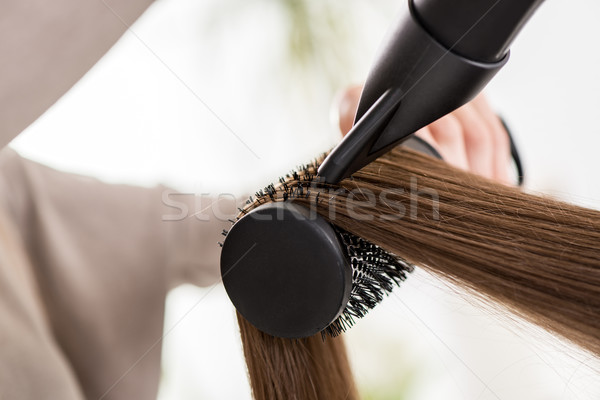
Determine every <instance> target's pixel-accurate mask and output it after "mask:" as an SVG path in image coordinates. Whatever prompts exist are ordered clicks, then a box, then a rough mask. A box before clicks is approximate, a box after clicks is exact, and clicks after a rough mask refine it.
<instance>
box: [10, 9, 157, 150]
mask: <svg viewBox="0 0 600 400" xmlns="http://www.w3.org/2000/svg"><path fill="white" fill-rule="evenodd" d="M151 3H152V0H52V1H46V0H2V2H1V3H0V148H2V147H4V146H5V145H6V144H7V143H8V142H10V140H11V139H13V138H14V137H15V136H17V135H18V134H19V133H20V132H21V131H22V130H23V129H25V128H26V127H27V126H28V125H29V124H31V123H32V122H33V121H35V120H36V119H37V118H38V117H39V116H40V115H41V114H42V113H44V112H45V111H46V110H47V109H48V107H50V106H51V105H52V104H53V103H54V102H55V101H56V100H58V99H59V98H60V97H61V96H62V95H63V94H64V93H65V92H66V91H67V90H69V89H70V88H71V86H73V85H74V84H75V82H77V81H78V80H79V79H80V78H81V77H82V76H83V75H84V74H85V73H86V72H87V71H88V70H89V69H90V68H91V67H92V66H93V65H94V64H95V63H96V62H97V61H98V60H99V59H100V57H102V55H104V53H106V52H107V51H108V49H110V47H111V46H112V45H113V44H114V43H115V42H116V41H117V39H119V37H120V36H121V35H122V34H123V32H125V30H126V29H127V28H128V26H129V25H131V24H132V23H133V22H134V21H135V20H136V19H137V18H138V17H139V16H140V15H141V14H142V13H143V12H144V10H146V8H147V7H148V6H149V5H150V4H151Z"/></svg>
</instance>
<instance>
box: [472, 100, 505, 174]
mask: <svg viewBox="0 0 600 400" xmlns="http://www.w3.org/2000/svg"><path fill="white" fill-rule="evenodd" d="M473 106H475V109H476V110H477V112H478V113H479V114H480V115H481V117H482V119H483V120H484V121H485V123H486V124H487V126H488V129H489V130H490V131H491V133H492V140H493V146H494V177H495V179H497V180H499V181H500V182H502V183H505V184H512V181H511V179H510V176H509V171H510V162H511V155H510V141H509V139H508V133H507V132H506V129H504V125H502V122H501V121H500V118H499V117H498V115H497V114H496V113H495V112H494V110H492V107H491V106H490V104H489V103H488V101H487V99H486V98H485V96H484V95H479V96H477V98H476V99H475V100H473Z"/></svg>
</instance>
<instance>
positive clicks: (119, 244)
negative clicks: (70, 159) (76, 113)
mask: <svg viewBox="0 0 600 400" xmlns="http://www.w3.org/2000/svg"><path fill="white" fill-rule="evenodd" d="M169 192H170V193H172V191H169ZM0 193H2V196H0V208H1V211H4V212H5V213H6V214H7V217H8V218H9V219H10V220H11V223H12V225H13V226H14V227H16V228H17V229H18V235H17V236H18V237H19V238H20V240H21V242H22V243H23V247H24V250H25V252H26V254H27V256H28V258H29V260H30V262H31V266H32V268H31V269H32V271H31V273H32V275H33V276H34V279H35V281H36V284H37V287H38V289H39V294H40V298H41V303H42V304H43V312H44V313H45V314H46V316H47V319H48V321H49V324H50V326H51V331H52V334H53V338H52V341H56V343H57V344H58V346H59V349H60V351H61V352H62V353H63V354H64V356H65V358H66V359H67V360H68V363H69V365H70V366H71V367H72V369H73V371H74V372H75V374H76V375H77V381H78V383H79V384H80V385H81V388H82V390H83V392H84V394H85V396H86V398H96V399H97V398H99V397H101V396H102V395H103V393H104V392H105V391H106V390H107V389H108V388H109V387H110V386H111V385H112V384H113V383H115V382H116V381H117V380H118V379H119V377H120V376H122V374H123V373H125V372H126V371H127V370H128V369H129V368H130V367H131V366H133V365H134V364H135V363H136V361H137V360H138V359H139V358H140V357H141V356H142V355H144V354H145V353H146V352H147V351H148V353H147V355H146V356H145V357H144V358H143V359H142V360H141V361H140V362H139V363H138V364H135V365H136V366H135V368H133V369H132V370H131V371H130V372H129V373H128V374H127V376H126V377H125V378H124V379H123V380H122V381H121V382H120V383H119V385H117V386H116V387H115V388H114V389H113V390H112V391H111V396H110V397H109V398H114V399H150V398H155V396H156V388H157V385H158V379H159V372H160V369H159V366H160V345H157V340H158V339H160V337H161V336H162V329H163V323H164V322H163V311H164V301H165V295H166V293H167V291H168V290H169V288H170V287H173V286H175V285H177V284H178V283H184V282H186V283H195V284H198V285H203V286H207V285H210V284H213V283H214V282H216V281H217V280H218V279H219V277H220V274H219V264H218V259H219V256H220V247H219V246H218V244H217V241H219V240H221V238H222V236H221V234H220V233H221V231H222V230H223V229H227V228H228V227H229V226H230V223H229V222H228V221H227V217H229V216H228V215H225V214H226V213H227V212H233V210H234V209H235V207H233V201H232V199H231V198H225V199H223V200H221V201H220V203H221V204H220V205H219V208H213V207H210V206H208V203H207V201H209V200H208V199H204V202H199V201H198V200H199V199H198V198H197V197H195V196H193V195H171V196H170V197H168V198H166V197H165V193H166V189H165V188H163V187H156V188H140V187H133V186H128V185H109V184H106V183H103V182H100V181H98V180H96V179H92V178H88V177H83V176H78V175H74V174H69V173H64V172H59V171H56V170H53V169H51V168H48V167H45V166H43V165H40V164H37V163H34V162H32V161H29V160H26V159H23V158H21V157H19V156H18V155H17V154H16V153H15V152H14V151H13V150H11V149H10V148H6V149H4V150H3V151H2V152H0ZM207 206H208V208H207ZM200 210H204V212H203V213H202V214H201V215H198V217H200V218H198V217H197V216H193V217H192V214H194V213H196V212H197V211H200ZM215 211H216V212H217V214H219V211H221V212H222V213H223V215H222V216H221V218H216V217H215V215H213V214H214V212H215ZM218 216H219V215H217V217H218ZM1 278H2V277H1V276H0V283H1V280H2V279H1ZM0 286H1V285H0ZM2 296H3V294H2V293H0V303H1V302H2V298H3V297H2ZM23 351H24V352H27V349H26V348H25V349H23ZM1 366H2V363H1V361H0V370H1ZM48 368H52V366H48ZM1 378H2V377H1V376H0V382H1V381H2V379H1Z"/></svg>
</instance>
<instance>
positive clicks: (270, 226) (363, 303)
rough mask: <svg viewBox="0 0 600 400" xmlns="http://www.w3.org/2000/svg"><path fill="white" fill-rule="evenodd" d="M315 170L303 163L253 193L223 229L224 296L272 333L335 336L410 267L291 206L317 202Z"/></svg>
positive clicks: (307, 210)
mask: <svg viewBox="0 0 600 400" xmlns="http://www.w3.org/2000/svg"><path fill="white" fill-rule="evenodd" d="M317 169H318V164H317V163H314V164H310V165H307V166H303V167H301V168H300V169H299V171H298V172H293V173H291V174H289V175H287V176H286V178H282V179H280V182H279V184H278V185H277V186H274V185H269V186H267V187H266V188H265V189H264V190H261V191H259V192H258V193H256V198H255V199H254V200H252V199H250V200H248V205H247V206H246V208H245V209H243V210H242V209H241V210H240V212H241V214H240V215H241V217H239V218H238V220H237V221H236V222H235V223H234V224H233V226H232V227H231V229H230V230H229V231H228V232H227V231H225V232H224V234H225V235H226V237H225V241H224V243H223V251H222V254H221V275H222V277H223V284H224V285H225V289H226V291H227V294H228V295H229V297H230V299H231V301H232V302H233V304H234V305H235V307H236V308H237V310H238V311H239V312H240V313H241V314H242V315H243V316H244V318H246V319H247V320H248V321H249V322H250V323H251V324H252V325H254V326H255V327H256V328H258V329H259V330H261V331H263V332H265V333H268V334H270V335H272V336H278V337H286V338H302V337H308V336H312V335H314V334H316V333H318V332H323V334H329V335H331V336H336V335H338V334H340V333H341V332H343V331H344V330H346V329H347V328H349V327H350V326H352V325H353V323H354V321H355V319H356V318H361V317H363V316H364V315H365V314H366V313H367V312H368V311H369V310H370V309H372V308H373V307H375V306H376V305H377V304H378V303H379V302H381V300H383V298H384V295H385V294H387V293H389V292H391V291H392V289H393V288H394V286H396V285H397V284H399V283H400V282H402V281H403V280H405V279H406V276H407V273H409V272H411V271H412V270H413V269H414V267H413V266H412V265H411V264H409V263H407V262H406V261H405V260H403V259H401V258H400V257H397V256H395V255H393V254H390V253H388V252H386V251H385V250H383V249H382V248H380V247H379V246H376V245H374V244H372V243H370V242H368V241H366V240H364V239H362V238H360V237H358V236H356V235H353V234H352V233H349V232H346V231H344V230H342V229H340V228H339V227H336V226H335V225H332V224H331V223H329V222H328V221H326V220H325V219H324V218H323V217H321V216H320V215H318V214H317V213H316V211H315V209H314V208H313V207H310V208H307V207H305V206H303V205H299V204H295V203H294V199H297V198H299V197H303V198H305V199H306V198H309V199H310V200H311V202H313V201H314V204H316V202H319V201H323V200H324V199H323V198H320V195H321V190H323V189H324V187H322V186H321V185H320V184H319V182H318V180H315V172H316V171H317ZM267 199H268V201H269V202H268V203H267ZM261 203H266V204H262V205H260V204H261ZM257 205H258V206H257ZM254 207H256V208H254Z"/></svg>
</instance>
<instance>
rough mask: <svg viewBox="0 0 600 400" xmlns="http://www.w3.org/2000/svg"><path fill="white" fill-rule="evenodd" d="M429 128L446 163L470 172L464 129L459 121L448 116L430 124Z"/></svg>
mask: <svg viewBox="0 0 600 400" xmlns="http://www.w3.org/2000/svg"><path fill="white" fill-rule="evenodd" d="M428 128H429V131H430V133H431V136H432V137H433V139H434V141H435V143H436V144H437V150H438V151H439V153H440V155H441V156H442V158H443V159H444V161H446V162H448V163H449V164H451V165H453V166H455V167H458V168H461V169H464V170H468V169H469V162H468V159H467V153H466V150H465V141H464V135H463V129H462V126H461V124H460V122H459V121H458V119H457V118H456V117H455V116H453V115H452V114H450V115H446V116H445V117H442V118H440V119H438V120H437V121H435V122H433V123H431V124H429V126H428Z"/></svg>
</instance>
